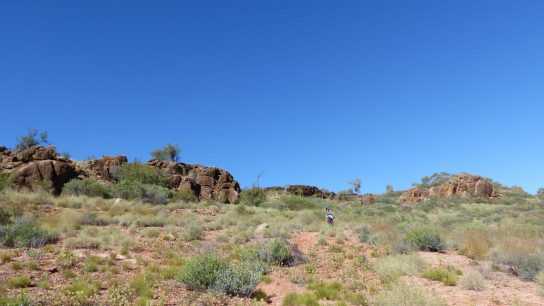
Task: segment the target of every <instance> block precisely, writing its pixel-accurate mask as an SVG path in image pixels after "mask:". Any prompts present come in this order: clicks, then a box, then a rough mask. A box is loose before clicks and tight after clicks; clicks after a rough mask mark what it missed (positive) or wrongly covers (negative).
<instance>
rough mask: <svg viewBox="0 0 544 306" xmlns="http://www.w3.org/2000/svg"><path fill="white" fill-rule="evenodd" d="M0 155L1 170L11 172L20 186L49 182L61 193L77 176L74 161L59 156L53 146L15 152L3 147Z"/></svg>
mask: <svg viewBox="0 0 544 306" xmlns="http://www.w3.org/2000/svg"><path fill="white" fill-rule="evenodd" d="M0 157H1V160H0V172H2V173H6V172H8V173H11V178H12V180H13V182H14V183H15V184H16V185H17V186H18V187H27V188H34V187H36V186H37V184H39V183H40V182H48V183H50V184H51V188H52V189H53V192H54V193H55V194H59V193H60V192H61V190H62V187H63V186H64V184H65V183H66V182H68V181H69V180H71V179H73V178H75V177H77V170H76V167H75V165H74V163H73V162H72V161H70V160H69V159H66V158H64V157H61V156H59V155H58V154H57V150H56V149H55V147H53V146H50V147H41V146H32V147H30V148H28V149H25V150H19V151H15V152H11V151H9V150H8V149H6V148H5V147H2V148H0Z"/></svg>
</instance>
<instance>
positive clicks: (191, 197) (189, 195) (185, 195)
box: [174, 189, 198, 203]
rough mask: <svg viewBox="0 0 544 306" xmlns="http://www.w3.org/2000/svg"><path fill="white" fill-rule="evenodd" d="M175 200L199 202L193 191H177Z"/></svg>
mask: <svg viewBox="0 0 544 306" xmlns="http://www.w3.org/2000/svg"><path fill="white" fill-rule="evenodd" d="M174 200H177V201H182V202H186V203H191V202H197V201H198V197H197V196H196V194H195V192H194V191H193V190H191V189H182V190H176V192H174Z"/></svg>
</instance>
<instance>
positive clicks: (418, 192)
mask: <svg viewBox="0 0 544 306" xmlns="http://www.w3.org/2000/svg"><path fill="white" fill-rule="evenodd" d="M452 196H460V197H465V198H467V197H484V198H495V197H497V193H496V192H495V189H494V188H493V185H492V184H491V182H490V181H489V180H488V179H486V178H484V177H481V176H477V175H472V174H468V173H462V174H458V175H456V176H454V177H453V178H451V179H450V180H448V181H447V182H445V183H442V184H440V185H438V186H433V187H423V188H421V187H415V188H412V189H409V190H406V191H404V192H403V193H402V194H401V196H400V197H399V199H398V202H399V203H419V202H423V201H425V200H427V199H429V198H432V197H438V198H449V197H452Z"/></svg>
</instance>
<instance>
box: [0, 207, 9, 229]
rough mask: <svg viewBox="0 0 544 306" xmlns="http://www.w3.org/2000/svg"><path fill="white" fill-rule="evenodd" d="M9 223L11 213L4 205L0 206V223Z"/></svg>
mask: <svg viewBox="0 0 544 306" xmlns="http://www.w3.org/2000/svg"><path fill="white" fill-rule="evenodd" d="M10 223H11V213H10V212H9V211H8V210H7V209H5V208H4V207H0V225H7V224H10Z"/></svg>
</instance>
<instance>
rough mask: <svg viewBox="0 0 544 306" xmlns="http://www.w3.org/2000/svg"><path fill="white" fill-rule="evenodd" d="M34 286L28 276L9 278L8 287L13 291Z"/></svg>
mask: <svg viewBox="0 0 544 306" xmlns="http://www.w3.org/2000/svg"><path fill="white" fill-rule="evenodd" d="M31 285H32V282H31V281H30V278H28V276H14V277H11V278H8V280H7V286H8V288H11V289H17V288H27V287H30V286H31Z"/></svg>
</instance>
